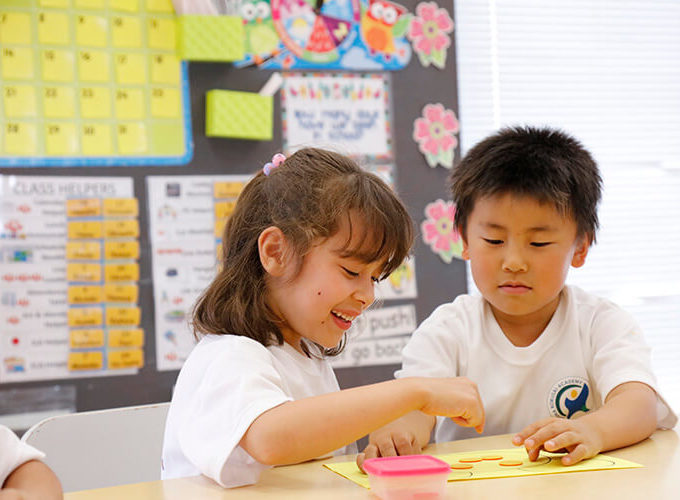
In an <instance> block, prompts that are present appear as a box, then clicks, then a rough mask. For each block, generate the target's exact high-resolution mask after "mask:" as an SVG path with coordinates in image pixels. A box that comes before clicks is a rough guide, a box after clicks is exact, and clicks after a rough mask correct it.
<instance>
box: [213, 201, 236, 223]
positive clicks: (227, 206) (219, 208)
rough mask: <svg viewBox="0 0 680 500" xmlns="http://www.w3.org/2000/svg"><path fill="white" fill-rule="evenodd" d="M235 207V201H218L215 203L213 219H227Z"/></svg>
mask: <svg viewBox="0 0 680 500" xmlns="http://www.w3.org/2000/svg"><path fill="white" fill-rule="evenodd" d="M235 207H236V202H235V201H218V202H217V203H215V217H216V218H218V219H224V218H226V217H229V216H230V215H231V213H232V212H233V211H234V208H235Z"/></svg>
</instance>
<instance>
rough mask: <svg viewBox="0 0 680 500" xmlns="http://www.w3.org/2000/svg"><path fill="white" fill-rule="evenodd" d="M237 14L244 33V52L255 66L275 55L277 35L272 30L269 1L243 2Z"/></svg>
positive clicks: (244, 0)
mask: <svg viewBox="0 0 680 500" xmlns="http://www.w3.org/2000/svg"><path fill="white" fill-rule="evenodd" d="M239 12H240V14H241V18H242V19H243V28H244V32H245V52H246V53H247V54H250V55H251V56H252V57H253V60H254V62H255V63H256V64H260V63H261V62H262V61H264V60H266V59H269V58H271V57H272V56H274V55H276V53H277V52H278V50H279V35H278V33H276V29H274V22H273V21H272V9H271V5H270V3H269V0H243V1H242V2H241V6H240V9H239Z"/></svg>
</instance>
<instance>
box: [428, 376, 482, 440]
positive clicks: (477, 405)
mask: <svg viewBox="0 0 680 500" xmlns="http://www.w3.org/2000/svg"><path fill="white" fill-rule="evenodd" d="M419 380H420V381H421V382H422V383H423V384H424V387H425V390H426V391H427V393H428V398H427V402H426V404H425V405H424V406H423V407H422V408H420V411H422V412H423V413H425V414H427V415H435V416H443V417H449V418H450V419H451V420H453V421H454V422H455V423H457V424H458V425H461V426H463V427H474V428H475V430H476V431H477V432H479V433H481V432H482V431H483V430H484V405H483V404H482V399H481V397H480V396H479V392H478V391H477V384H475V383H474V382H472V381H471V380H469V379H467V378H465V377H456V378H421V379H419Z"/></svg>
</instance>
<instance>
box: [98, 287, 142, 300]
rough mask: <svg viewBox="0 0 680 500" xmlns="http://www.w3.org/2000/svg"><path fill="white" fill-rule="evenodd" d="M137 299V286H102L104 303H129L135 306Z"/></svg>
mask: <svg viewBox="0 0 680 500" xmlns="http://www.w3.org/2000/svg"><path fill="white" fill-rule="evenodd" d="M138 298H139V287H138V286H137V285H111V284H106V285H104V300H105V301H106V302H129V303H131V304H136V303H137V299H138Z"/></svg>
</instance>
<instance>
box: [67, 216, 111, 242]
mask: <svg viewBox="0 0 680 500" xmlns="http://www.w3.org/2000/svg"><path fill="white" fill-rule="evenodd" d="M103 234H104V227H103V225H102V223H101V222H99V221H87V222H84V221H79V222H69V223H68V238H69V239H70V240H78V239H84V238H91V239H96V238H101V237H102V235H103Z"/></svg>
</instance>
